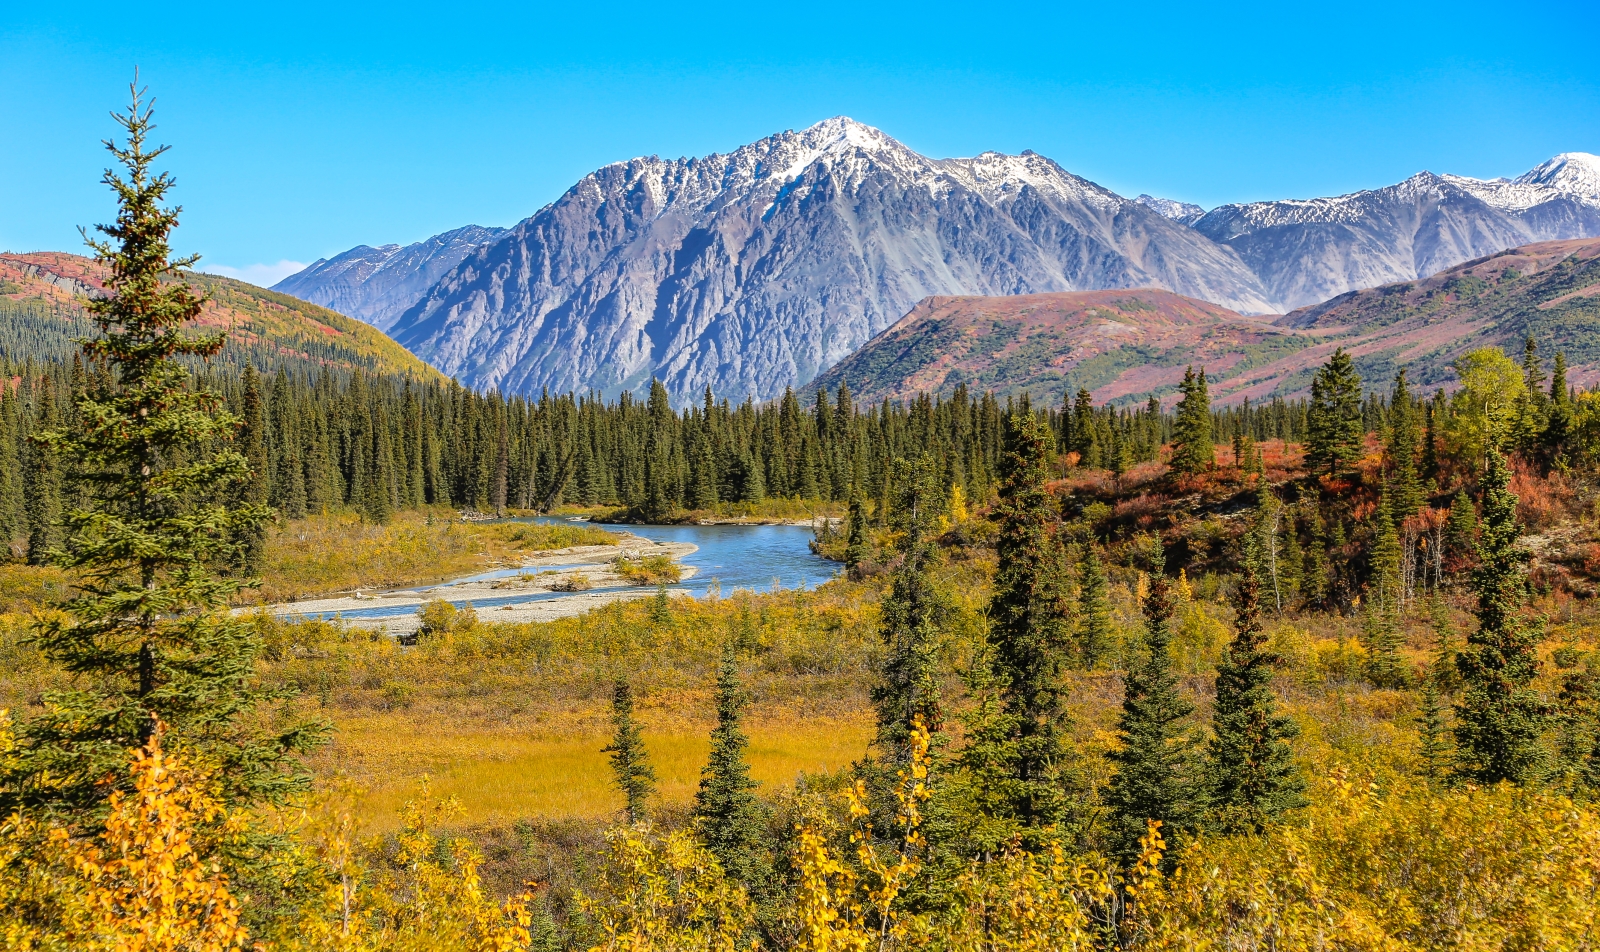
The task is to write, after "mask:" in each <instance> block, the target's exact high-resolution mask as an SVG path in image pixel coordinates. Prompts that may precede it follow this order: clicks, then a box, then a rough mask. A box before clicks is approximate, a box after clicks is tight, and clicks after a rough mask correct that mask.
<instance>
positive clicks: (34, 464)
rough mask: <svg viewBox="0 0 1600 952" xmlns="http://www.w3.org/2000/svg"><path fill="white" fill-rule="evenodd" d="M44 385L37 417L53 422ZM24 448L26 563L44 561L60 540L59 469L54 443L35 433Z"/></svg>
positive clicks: (48, 391) (48, 557)
mask: <svg viewBox="0 0 1600 952" xmlns="http://www.w3.org/2000/svg"><path fill="white" fill-rule="evenodd" d="M52 399H53V398H52V397H51V394H50V387H48V386H46V387H44V388H42V389H41V391H40V393H39V411H38V414H39V419H40V420H42V421H48V422H49V423H52V424H53V423H54V422H55V420H54V417H55V413H54V412H53V409H52V407H53V402H52ZM32 444H33V445H32V446H30V447H29V448H28V473H27V480H26V483H25V489H26V493H27V500H28V564H29V565H48V564H50V561H51V559H52V558H53V557H54V555H53V553H54V552H55V549H56V547H57V546H59V545H60V544H61V470H60V465H59V460H58V456H59V454H58V452H57V450H56V447H55V444H54V443H53V442H52V441H51V440H49V439H48V438H38V437H36V438H35V439H34V440H33V441H32Z"/></svg>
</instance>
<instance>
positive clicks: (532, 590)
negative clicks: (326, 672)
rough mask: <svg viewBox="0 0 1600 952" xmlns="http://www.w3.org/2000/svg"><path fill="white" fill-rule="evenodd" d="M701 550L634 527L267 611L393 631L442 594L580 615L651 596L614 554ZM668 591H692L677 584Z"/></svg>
mask: <svg viewBox="0 0 1600 952" xmlns="http://www.w3.org/2000/svg"><path fill="white" fill-rule="evenodd" d="M697 550H698V546H696V545H694V544H693V543H690V542H672V541H656V540H652V539H646V538H643V537H641V536H637V535H633V534H632V533H624V534H621V535H620V539H619V542H618V544H616V545H581V546H570V547H568V548H564V549H552V550H548V551H544V552H540V553H539V554H538V555H537V556H532V557H528V558H525V559H523V560H522V563H521V564H520V565H518V566H515V567H510V568H500V569H495V570H493V571H489V572H484V573H481V574H478V575H471V576H467V577H465V578H462V579H458V580H456V581H453V582H447V583H443V584H439V585H431V586H426V587H421V588H409V589H395V590H390V591H380V592H372V593H366V592H362V591H361V590H359V589H357V590H356V591H355V592H353V593H351V594H348V595H338V596H334V597H328V598H313V599H305V600H297V601H289V602H279V603H277V604H273V605H268V606H265V607H264V608H260V609H249V610H254V611H261V610H264V611H266V612H268V613H270V614H273V615H278V616H282V617H302V618H324V619H325V618H333V617H335V616H337V617H339V618H340V619H341V620H342V621H344V622H346V623H347V624H349V625H351V626H353V627H356V628H366V629H372V630H378V629H382V630H385V631H387V632H389V633H390V634H395V635H402V634H409V633H411V632H413V631H416V630H417V627H418V625H419V622H418V620H417V614H416V613H417V610H418V609H419V608H421V607H422V605H423V604H424V603H426V602H429V601H432V600H435V599H440V598H443V599H446V600H448V601H449V602H450V603H451V604H454V605H456V606H457V607H460V606H463V605H468V604H470V605H472V606H473V609H474V610H475V611H477V612H478V613H479V617H480V618H482V619H483V620H484V621H494V622H529V621H549V620H551V619H555V618H565V617H569V616H572V615H578V614H582V613H583V612H586V611H588V610H589V609H591V608H595V607H598V606H600V605H605V604H609V603H610V602H614V601H619V600H626V599H631V598H639V597H642V596H645V595H651V594H654V592H655V589H654V588H653V587H649V586H644V587H641V586H637V585H633V584H631V583H630V582H629V580H628V579H626V578H623V577H622V576H620V575H618V574H617V573H616V571H615V564H614V563H615V560H617V559H618V558H627V559H643V558H647V557H650V556H666V557H668V558H670V559H672V560H673V561H674V562H678V561H679V560H680V559H682V558H683V557H684V556H686V555H689V554H691V553H693V552H695V551H697ZM679 568H680V570H681V572H682V576H681V577H682V578H683V579H689V578H692V577H693V576H694V574H695V567H694V566H683V565H680V566H679ZM673 594H685V595H686V594H689V593H688V592H687V591H682V590H675V591H674V592H673Z"/></svg>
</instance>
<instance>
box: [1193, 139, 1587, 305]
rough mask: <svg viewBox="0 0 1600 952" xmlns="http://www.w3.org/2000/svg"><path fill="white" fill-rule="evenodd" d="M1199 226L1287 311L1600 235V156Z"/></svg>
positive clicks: (1221, 215)
mask: <svg viewBox="0 0 1600 952" xmlns="http://www.w3.org/2000/svg"><path fill="white" fill-rule="evenodd" d="M1192 224H1193V226H1194V228H1195V230H1197V231H1199V232H1201V233H1202V234H1204V235H1206V236H1207V237H1209V238H1212V239H1213V240H1215V241H1217V242H1219V243H1221V244H1224V245H1227V246H1228V247H1230V248H1232V249H1234V250H1235V251H1237V252H1238V253H1239V256H1240V257H1241V258H1243V259H1244V261H1245V262H1246V263H1247V264H1248V265H1250V267H1251V269H1252V270H1253V271H1254V272H1255V273H1256V275H1258V276H1259V277H1260V278H1261V281H1262V283H1263V284H1264V285H1265V286H1266V288H1267V290H1268V293H1269V294H1270V296H1271V298H1272V300H1273V301H1274V302H1275V303H1277V304H1279V305H1281V306H1282V307H1283V309H1285V310H1287V309H1289V308H1295V307H1302V306H1306V305H1311V304H1316V303H1318V302H1321V301H1325V300H1327V299H1328V298H1331V297H1334V296H1336V295H1339V294H1343V293H1345V292H1347V291H1351V290H1354V289H1357V288H1370V287H1377V286H1379V285H1383V284H1389V283H1393V282H1397V281H1409V280H1415V279H1417V278H1418V277H1419V276H1424V275H1429V274H1434V273H1436V272H1439V271H1441V270H1444V269H1446V268H1450V267H1453V266H1455V265H1457V264H1460V263H1461V262H1464V261H1468V260H1471V259H1474V258H1478V257H1481V256H1483V255H1487V254H1494V253H1495V252H1498V251H1502V250H1504V249H1506V248H1512V247H1516V246H1518V245H1524V244H1529V243H1531V242H1539V241H1549V240H1557V239H1570V238H1585V237H1594V236H1600V157H1596V156H1593V155H1588V154H1586V153H1582V152H1572V153H1566V154H1564V155H1558V156H1556V157H1555V158H1553V159H1551V160H1549V161H1548V162H1545V163H1543V164H1541V165H1539V166H1538V167H1537V168H1534V169H1532V170H1530V171H1529V172H1527V173H1525V174H1523V175H1521V176H1519V177H1517V178H1516V179H1511V180H1506V179H1498V180H1494V181H1485V180H1483V179H1473V178H1466V177H1464V176H1459V175H1434V174H1433V173H1431V172H1422V173H1419V174H1417V175H1414V176H1412V177H1411V178H1409V179H1407V180H1405V181H1404V182H1401V183H1399V184H1397V185H1391V186H1389V187H1387V188H1380V189H1375V190H1372V191H1365V192H1355V193H1353V194H1350V195H1340V196H1337V197H1334V198H1317V199H1310V200H1306V201H1278V202H1255V203H1251V204H1244V205H1223V206H1221V207H1219V208H1214V209H1212V210H1211V211H1209V212H1207V213H1206V214H1204V215H1202V216H1200V217H1199V218H1198V219H1194V220H1193V222H1192Z"/></svg>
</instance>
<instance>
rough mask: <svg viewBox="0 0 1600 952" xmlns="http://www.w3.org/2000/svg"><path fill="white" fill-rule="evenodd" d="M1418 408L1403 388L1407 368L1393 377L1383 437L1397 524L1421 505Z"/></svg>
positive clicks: (1387, 489) (1401, 369) (1412, 514)
mask: <svg viewBox="0 0 1600 952" xmlns="http://www.w3.org/2000/svg"><path fill="white" fill-rule="evenodd" d="M1416 415H1417V408H1416V403H1415V402H1414V401H1413V400H1412V399H1411V391H1410V389H1408V388H1407V387H1406V370H1405V368H1404V367H1402V368H1400V370H1399V372H1398V373H1396V374H1395V376H1394V395H1393V396H1392V397H1390V400H1389V432H1388V433H1387V434H1386V439H1385V440H1384V457H1385V460H1384V462H1385V464H1386V466H1387V470H1388V481H1387V487H1386V492H1387V494H1388V497H1389V511H1390V513H1391V514H1392V515H1393V517H1394V522H1395V525H1396V526H1401V525H1404V524H1405V521H1406V520H1407V519H1410V518H1411V517H1412V516H1414V515H1416V514H1417V510H1419V509H1421V508H1422V481H1421V480H1420V479H1419V478H1418V476H1417V424H1416Z"/></svg>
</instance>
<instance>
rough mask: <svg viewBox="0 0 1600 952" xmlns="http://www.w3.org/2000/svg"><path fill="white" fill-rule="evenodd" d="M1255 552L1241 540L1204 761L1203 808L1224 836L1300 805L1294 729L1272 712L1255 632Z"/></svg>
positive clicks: (1267, 656) (1267, 661)
mask: <svg viewBox="0 0 1600 952" xmlns="http://www.w3.org/2000/svg"><path fill="white" fill-rule="evenodd" d="M1260 561H1261V558H1260V552H1259V548H1258V546H1257V545H1256V544H1255V541H1254V540H1253V539H1251V538H1250V537H1249V536H1246V537H1245V551H1244V553H1243V558H1242V559H1241V564H1240V570H1239V579H1238V582H1237V584H1236V586H1235V589H1234V610H1235V612H1236V618H1235V621H1234V626H1235V629H1236V631H1235V633H1234V636H1233V641H1232V642H1231V643H1230V644H1229V645H1228V650H1227V653H1226V654H1225V655H1224V656H1223V659H1222V663H1221V664H1220V665H1219V666H1218V667H1217V699H1216V704H1215V706H1214V707H1213V709H1212V715H1211V731H1212V738H1211V743H1210V745H1209V747H1208V748H1207V755H1206V775H1205V787H1206V790H1205V795H1206V807H1207V812H1208V814H1209V816H1210V819H1211V821H1212V822H1213V823H1215V824H1216V825H1217V826H1219V827H1220V828H1222V829H1224V830H1228V831H1247V830H1250V831H1259V830H1261V829H1263V828H1264V827H1265V826H1266V825H1267V824H1268V823H1271V822H1273V821H1274V820H1276V819H1277V818H1278V817H1279V816H1281V815H1282V814H1283V813H1284V812H1285V811H1287V810H1293V809H1297V808H1299V807H1302V806H1304V805H1305V803H1306V800H1305V797H1304V796H1303V795H1302V794H1303V792H1304V790H1305V782H1304V781H1303V780H1302V779H1301V777H1300V774H1299V771H1298V770H1297V769H1296V767H1295V763H1294V755H1293V752H1292V751H1291V750H1290V749H1289V739H1290V738H1292V737H1294V736H1295V735H1296V734H1297V733H1298V732H1299V731H1298V729H1297V728H1296V727H1295V723H1294V721H1292V720H1290V719H1289V718H1287V717H1284V716H1282V715H1280V714H1278V713H1277V711H1276V706H1277V700H1276V698H1275V697H1274V696H1273V693H1272V666H1273V664H1274V663H1275V662H1276V661H1277V659H1276V658H1275V657H1274V656H1273V655H1272V654H1271V653H1270V652H1268V651H1267V648H1266V643H1267V639H1266V635H1265V634H1263V633H1262V631H1261V603H1260V597H1261V581H1260V570H1259V566H1260Z"/></svg>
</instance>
